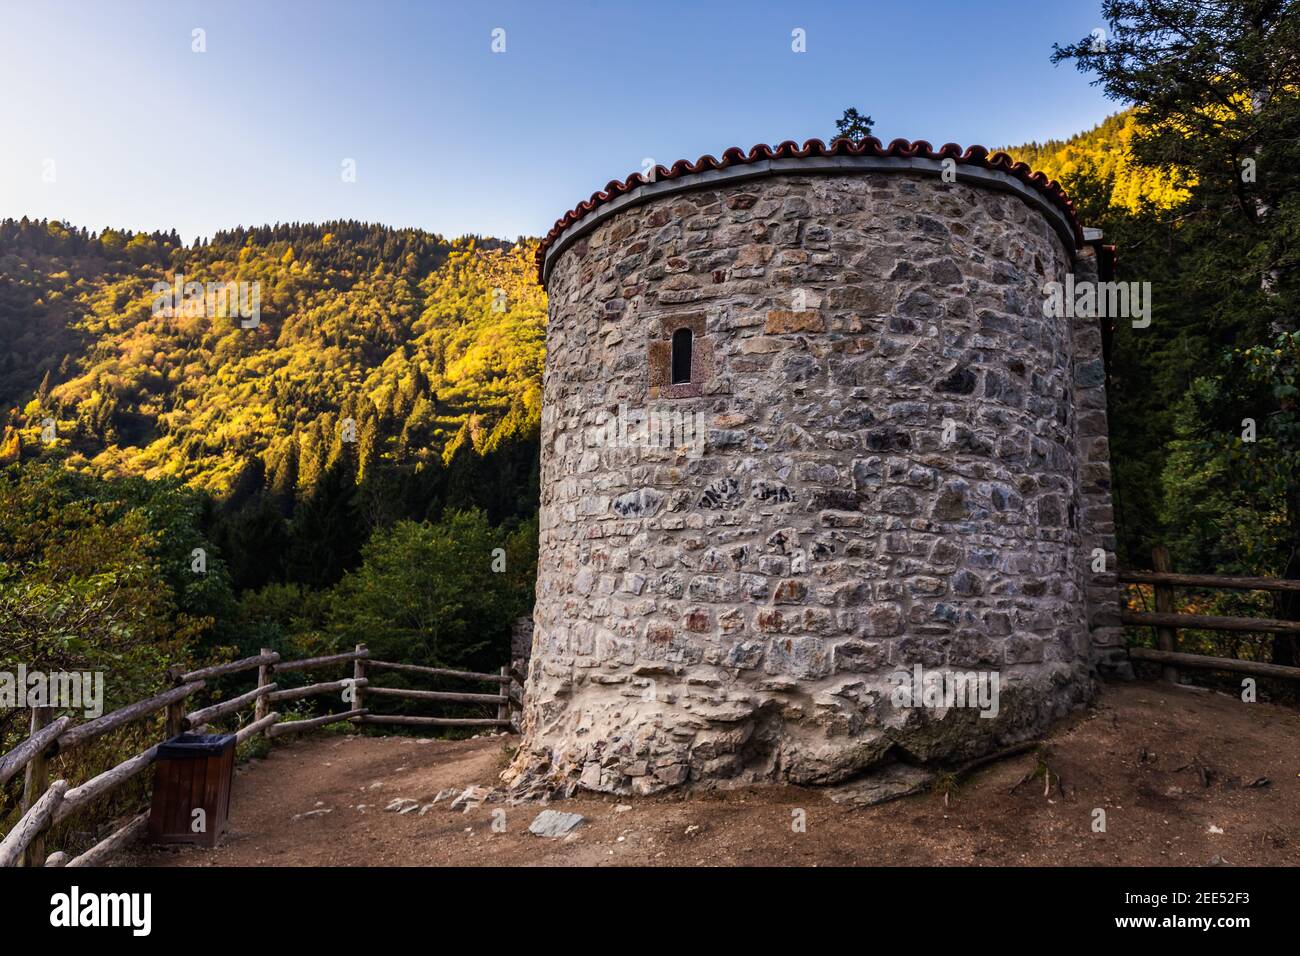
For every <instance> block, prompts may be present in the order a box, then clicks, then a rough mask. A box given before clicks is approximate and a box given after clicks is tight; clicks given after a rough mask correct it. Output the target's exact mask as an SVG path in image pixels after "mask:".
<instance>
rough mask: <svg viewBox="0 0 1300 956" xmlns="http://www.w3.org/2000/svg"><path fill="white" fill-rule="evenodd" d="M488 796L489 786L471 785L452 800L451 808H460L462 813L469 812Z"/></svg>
mask: <svg viewBox="0 0 1300 956" xmlns="http://www.w3.org/2000/svg"><path fill="white" fill-rule="evenodd" d="M487 798H488V789H487V787H479V786H469V787H466V788H465V789H464V791H463V792H462V793H461V795H460V796H459V797H457V798H456V799H455V800H453V801H451V807H450V809H452V810H456V809H458V808H460V809H461V812H462V813H469V812H470V811H471V810H473V809H474V808H475V807H477V806H478V805H479V804H481V803H482V802H483V801H484V800H486V799H487Z"/></svg>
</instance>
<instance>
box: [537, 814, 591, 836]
mask: <svg viewBox="0 0 1300 956" xmlns="http://www.w3.org/2000/svg"><path fill="white" fill-rule="evenodd" d="M586 820H587V818H586V817H584V816H582V814H580V813H565V812H564V811H562V810H543V811H542V812H541V813H539V814H537V816H536V817H535V818H534V819H533V822H532V823H530V824H529V825H528V832H529V833H531V834H533V835H534V836H540V837H562V836H565V835H566V834H568V833H570V832H571V831H572V830H573V829H574V828H575V827H577V826H578V825H579V824H581V823H585V822H586Z"/></svg>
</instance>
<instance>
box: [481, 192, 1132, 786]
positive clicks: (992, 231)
mask: <svg viewBox="0 0 1300 956" xmlns="http://www.w3.org/2000/svg"><path fill="white" fill-rule="evenodd" d="M1072 259H1073V256H1072V253H1071V251H1070V250H1067V249H1066V248H1065V246H1064V245H1063V243H1062V241H1061V239H1060V238H1059V236H1058V235H1057V234H1056V233H1055V232H1054V231H1053V230H1052V229H1051V227H1050V226H1049V225H1048V223H1047V221H1046V220H1045V218H1044V217H1043V216H1042V214H1040V213H1039V212H1038V211H1036V210H1035V209H1033V208H1032V207H1030V206H1029V205H1027V204H1026V203H1025V202H1023V201H1022V200H1020V199H1019V198H1017V197H1015V196H1013V195H1010V194H1007V193H1002V192H998V191H994V190H991V189H987V188H982V187H977V186H972V185H966V184H964V183H954V184H945V183H942V182H940V181H939V180H938V179H937V178H934V177H922V176H918V175H912V174H905V173H888V172H871V173H866V172H855V173H851V174H850V173H845V174H840V173H836V174H828V175H816V176H812V175H810V176H796V175H781V176H772V177H769V178H764V179H759V180H751V181H748V182H744V183H737V184H733V185H726V186H723V187H719V188H712V189H703V190H698V191H692V192H685V193H680V194H676V195H671V196H666V197H662V198H659V199H655V200H652V201H650V202H649V203H646V204H644V205H640V206H632V207H629V208H627V209H625V210H622V211H620V212H618V213H617V214H615V215H613V216H612V217H610V218H609V219H607V220H605V221H604V222H602V223H600V224H599V225H598V226H597V227H596V228H595V229H594V230H593V231H592V232H590V233H588V234H587V235H586V236H585V237H583V238H582V239H580V240H578V241H577V242H576V243H574V244H573V245H572V246H570V247H569V248H567V249H565V250H563V251H562V252H561V253H560V254H559V256H558V259H557V261H556V262H555V266H554V270H553V272H552V273H551V275H550V277H549V281H548V293H549V297H550V320H549V326H548V332H547V359H546V370H545V376H544V390H545V391H544V410H543V416H542V502H541V519H540V520H541V542H540V543H541V548H540V560H539V570H538V582H537V602H536V609H535V613H534V622H535V632H534V637H533V654H532V659H531V663H530V665H529V666H530V671H529V680H528V694H527V703H526V712H525V717H524V729H525V735H526V736H525V741H524V744H523V746H522V747H521V749H520V752H519V754H518V755H517V758H516V760H515V762H514V763H513V765H512V766H511V768H510V769H509V770H508V771H507V773H506V775H505V779H506V781H507V783H512V784H513V785H515V786H517V787H524V786H527V785H529V784H531V783H535V782H537V781H559V782H561V783H563V782H565V781H567V782H569V783H570V785H571V784H572V782H573V781H578V782H579V783H580V785H581V786H583V787H586V788H589V789H593V790H600V791H607V792H616V793H651V792H655V791H658V790H662V789H665V788H669V787H674V786H680V785H690V786H726V785H732V784H744V783H748V782H756V781H769V780H788V781H792V782H800V783H829V782H834V781H837V780H841V779H844V778H846V777H848V776H851V775H853V774H855V773H858V772H860V771H862V770H863V769H865V768H868V767H871V766H872V765H874V764H878V763H880V762H881V761H886V760H889V759H891V758H892V757H893V756H897V755H900V754H902V755H905V756H908V757H910V758H915V759H919V760H941V759H949V758H953V759H955V758H961V757H967V756H972V755H975V754H978V753H981V752H985V751H987V750H989V749H991V748H993V747H996V746H1000V745H1002V744H1005V743H1008V742H1012V741H1018V740H1023V739H1026V738H1028V737H1030V736H1031V735H1033V734H1035V733H1038V732H1040V731H1041V730H1042V729H1043V727H1044V726H1045V725H1046V724H1047V723H1049V722H1050V721H1051V720H1053V719H1054V718H1057V717H1059V716H1061V715H1063V714H1065V713H1067V712H1068V711H1069V710H1070V709H1071V708H1072V707H1075V706H1078V705H1079V704H1080V703H1082V702H1084V701H1086V700H1087V699H1088V698H1089V697H1090V695H1091V693H1092V688H1093V684H1092V674H1093V672H1094V667H1093V660H1094V654H1093V651H1092V648H1091V644H1090V636H1089V620H1088V619H1089V616H1090V615H1089V608H1088V591H1089V588H1092V589H1093V590H1094V602H1095V604H1096V605H1097V606H1098V607H1103V610H1102V611H1101V612H1098V613H1099V614H1100V616H1099V617H1098V620H1099V621H1100V622H1101V623H1102V624H1105V623H1107V620H1106V619H1105V613H1106V611H1105V609H1104V604H1105V601H1106V600H1107V595H1108V594H1113V590H1114V587H1113V579H1112V580H1110V582H1109V589H1110V590H1109V591H1108V590H1107V581H1106V579H1105V576H1101V577H1099V578H1098V579H1097V580H1095V581H1094V580H1093V577H1094V576H1093V575H1092V574H1091V572H1090V568H1089V564H1088V558H1089V553H1088V550H1087V549H1090V548H1091V547H1092V546H1093V543H1094V542H1096V541H1103V540H1111V544H1110V547H1111V551H1112V554H1113V528H1112V527H1111V526H1110V514H1109V472H1108V465H1107V466H1106V473H1105V475H1104V476H1103V475H1102V474H1101V472H1100V470H1099V469H1100V468H1101V467H1102V466H1103V465H1105V460H1106V447H1105V444H1104V443H1105V401H1104V392H1102V390H1101V378H1099V374H1100V373H1099V370H1098V367H1097V365H1096V364H1093V363H1094V360H1098V361H1099V359H1100V336H1099V335H1097V336H1096V339H1095V341H1094V339H1093V337H1092V334H1091V333H1090V332H1086V331H1080V330H1077V329H1075V328H1073V327H1072V324H1073V323H1072V320H1069V319H1051V318H1045V317H1044V316H1043V310H1042V302H1043V294H1042V288H1043V285H1044V283H1046V282H1048V281H1051V280H1063V279H1064V274H1065V273H1066V271H1068V270H1069V269H1070V268H1072ZM680 327H690V328H692V329H694V330H695V331H696V342H697V353H696V367H695V370H694V373H693V375H692V385H693V386H694V387H692V388H689V389H684V388H683V387H682V386H674V385H671V384H670V383H669V382H668V380H667V377H666V375H667V372H666V367H667V366H666V362H667V342H668V340H669V339H670V338H671V335H672V332H673V330H674V329H676V328H680ZM1102 377H1104V376H1102ZM1081 400H1082V403H1081ZM1081 404H1082V407H1081ZM646 412H649V413H650V414H652V415H654V416H655V420H656V422H657V423H659V424H661V425H662V424H664V423H666V422H670V423H672V429H668V428H666V427H665V428H664V429H663V432H664V433H667V432H668V431H671V432H672V440H671V441H665V440H662V435H661V438H660V440H651V441H645V440H641V441H638V438H637V436H638V428H637V424H636V416H637V415H638V414H640V413H646ZM1098 412H1099V414H1100V426H1099V427H1098V425H1097V419H1096V415H1097V413H1098ZM1081 416H1092V418H1091V419H1089V421H1090V422H1091V423H1090V424H1089V425H1088V427H1087V431H1088V434H1087V435H1081V434H1080V431H1079V428H1080V420H1081ZM629 419H631V425H630V427H629V424H628V422H629ZM696 422H698V423H699V424H700V430H701V431H702V432H703V437H702V440H700V441H697V440H695V438H696V436H695V435H693V434H692V433H691V428H692V426H693V425H694V423H696ZM641 437H642V439H644V435H642V436H641ZM1081 450H1082V454H1081V453H1080V452H1081ZM1081 486H1086V488H1083V487H1081ZM1085 519H1086V520H1087V522H1088V524H1087V526H1086V527H1083V526H1082V524H1081V523H1082V522H1083V521H1084V520H1085ZM1111 561H1112V562H1113V557H1112V558H1111ZM1112 567H1113V565H1112ZM1112 610H1113V609H1112ZM918 663H919V664H921V665H922V666H923V667H926V668H932V669H939V670H942V669H953V670H993V671H997V672H998V673H999V674H1000V676H1001V682H1002V687H1001V705H1000V711H999V713H998V716H997V717H996V718H993V719H988V718H981V717H979V716H978V712H977V711H975V710H973V709H970V708H950V709H947V710H941V709H940V710H933V709H919V708H911V707H908V708H904V707H898V706H895V705H894V703H893V702H892V701H891V696H890V694H891V689H892V688H893V686H894V684H892V683H891V682H890V675H891V674H894V673H896V672H898V671H900V670H903V669H910V668H912V667H913V665H915V664H918Z"/></svg>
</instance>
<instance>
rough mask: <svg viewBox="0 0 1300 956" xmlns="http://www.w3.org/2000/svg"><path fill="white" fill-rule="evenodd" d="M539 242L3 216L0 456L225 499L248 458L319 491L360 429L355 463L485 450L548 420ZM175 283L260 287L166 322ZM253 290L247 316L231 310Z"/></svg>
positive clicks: (270, 473) (339, 227)
mask: <svg viewBox="0 0 1300 956" xmlns="http://www.w3.org/2000/svg"><path fill="white" fill-rule="evenodd" d="M534 249H535V244H534V243H532V242H521V243H507V242H500V241H497V240H490V239H489V240H479V239H476V238H464V239H456V240H450V241H448V240H445V239H443V238H442V237H440V236H436V235H433V234H430V233H425V232H422V231H420V230H413V229H403V230H395V229H389V228H387V227H382V226H377V225H369V224H363V223H356V222H334V223H325V224H322V225H296V224H295V225H277V226H274V227H262V228H258V229H239V230H234V231H231V232H225V233H220V234H218V235H217V236H215V237H213V239H212V240H210V241H207V242H203V243H201V244H197V245H196V246H194V247H191V248H184V247H182V246H181V244H180V242H179V240H178V239H177V238H176V237H175V235H174V234H172V235H166V234H135V235H132V234H129V233H117V232H114V231H111V230H110V231H106V232H105V233H104V234H103V235H100V236H98V237H96V236H93V235H87V234H86V233H85V232H84V230H83V231H74V230H70V229H69V228H67V227H66V226H64V225H63V224H60V223H46V222H29V221H27V220H23V221H22V222H14V221H12V220H8V221H6V222H4V223H2V224H0V307H2V308H0V335H2V336H3V342H4V344H5V347H4V348H3V349H0V402H3V403H4V405H3V406H0V407H4V408H5V409H7V428H6V435H5V438H4V440H3V441H0V454H7V455H8V456H9V457H10V458H12V457H15V455H16V454H20V455H21V457H22V458H24V459H29V458H33V457H39V456H42V455H51V454H58V455H64V456H66V458H67V461H68V463H69V464H70V465H72V466H73V467H76V468H79V469H83V470H87V471H92V472H96V473H100V474H105V475H144V476H146V477H163V476H177V477H180V478H182V479H183V480H185V481H186V482H188V483H190V484H193V485H195V486H198V487H202V488H204V489H206V490H209V491H212V492H214V493H217V494H219V495H220V494H224V493H226V492H228V491H230V490H231V488H232V486H233V485H234V484H235V482H236V480H237V478H238V476H239V475H240V474H241V473H242V472H243V471H244V469H246V468H247V466H248V462H249V461H250V460H253V459H255V460H257V462H259V467H262V468H264V469H265V472H266V475H267V477H268V479H269V480H270V481H272V482H278V483H279V484H280V485H281V486H282V487H283V486H284V485H285V484H286V483H287V485H288V486H289V487H290V488H293V487H295V486H296V487H298V488H306V487H310V486H311V485H312V484H313V483H314V482H315V481H316V480H317V479H318V477H319V475H320V474H321V472H322V471H323V470H324V469H325V468H327V467H328V466H329V465H330V464H332V463H333V462H334V461H336V460H337V459H338V458H339V457H340V455H341V454H342V452H343V450H344V446H345V445H347V444H349V443H355V446H356V453H357V460H358V468H359V470H360V471H361V472H362V473H364V470H365V469H366V467H367V466H368V465H369V464H370V463H371V462H373V461H375V460H376V459H379V458H383V459H385V460H388V461H391V462H395V463H399V464H405V465H413V466H416V467H419V466H420V465H422V464H423V463H428V462H432V461H435V460H437V459H440V458H445V459H449V458H450V457H451V455H452V454H453V453H454V452H455V450H456V448H458V447H460V446H461V445H465V444H470V445H472V446H473V447H474V449H475V450H477V451H480V452H483V451H488V450H491V449H492V448H493V447H495V446H496V445H497V444H499V443H500V442H501V441H502V440H503V438H505V437H508V436H510V435H516V434H523V433H527V432H530V431H535V429H536V423H537V421H538V417H539V415H540V404H541V403H540V380H541V364H542V349H543V342H544V327H545V295H544V293H543V292H542V290H541V289H540V288H539V287H538V286H537V285H536V283H535V281H534V280H533V277H532V276H533V273H532V265H531V263H532V256H533V252H534ZM177 282H183V283H188V282H198V283H204V284H206V283H246V284H247V285H245V286H244V287H243V291H244V293H245V295H244V298H243V299H242V300H241V299H240V298H239V297H238V296H237V295H236V294H235V290H234V289H232V290H231V296H230V301H229V302H228V303H223V302H222V301H221V300H220V299H218V298H216V297H211V298H209V299H208V300H207V301H206V302H203V303H201V305H200V309H199V312H198V314H187V313H186V310H185V309H184V308H177V309H173V310H172V314H170V315H169V314H167V311H166V310H165V309H159V308H157V307H156V306H158V304H159V292H158V290H157V289H155V283H162V284H163V285H162V286H160V287H159V288H168V287H171V286H172V284H173V283H177ZM254 290H255V291H256V293H257V296H258V299H259V300H260V315H259V316H257V322H256V324H255V325H254V324H253V322H252V320H251V318H250V317H248V316H247V313H249V312H250V311H251V310H249V309H247V308H246V309H243V310H242V312H243V313H245V314H241V310H240V309H239V308H238V304H239V303H240V302H241V301H242V303H243V304H244V305H251V304H252V302H253V301H254V300H253V296H252V293H253V292H254ZM185 291H188V290H185ZM192 298H193V297H191V296H189V295H183V296H182V300H185V299H192ZM163 304H164V305H165V304H166V303H165V302H164V303H163ZM177 304H178V305H181V304H183V302H182V303H177ZM249 326H251V327H249ZM51 419H52V420H53V421H54V422H55V425H54V434H53V440H52V441H51V440H49V439H50V438H51V434H50V429H49V427H48V423H49V421H50V420H51ZM43 423H45V427H44V434H43ZM19 445H20V446H21V447H20V448H19V447H17V446H19Z"/></svg>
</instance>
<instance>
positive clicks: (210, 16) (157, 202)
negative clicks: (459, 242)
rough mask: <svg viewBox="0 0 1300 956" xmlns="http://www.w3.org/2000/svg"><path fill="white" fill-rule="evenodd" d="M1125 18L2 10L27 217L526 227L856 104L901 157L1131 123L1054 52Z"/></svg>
mask: <svg viewBox="0 0 1300 956" xmlns="http://www.w3.org/2000/svg"><path fill="white" fill-rule="evenodd" d="M1099 6H1100V0H1040V2H1037V3H1026V2H1024V0H888V2H886V0H856V2H817V0H802V2H791V0H743V2H739V0H738V2H713V3H710V2H704V0H696V2H674V0H644V2H637V3H616V2H576V0H531V2H520V3H500V2H490V0H464V2H458V3H451V2H444V0H429V2H425V3H407V2H396V0H371V2H305V0H223V2H216V0H207V2H195V0H180V2H176V0H166V2H163V0H156V2H155V0H148V2H146V0H115V2H108V0H103V2H93V0H79V2H45V3H38V2H33V0H0V217H4V216H15V217H20V216H23V215H27V216H31V217H35V218H41V217H49V218H58V219H65V220H68V221H69V222H71V223H72V224H73V225H75V226H86V227H87V228H89V229H94V230H98V229H102V228H103V227H105V226H110V225H111V226H116V227H120V228H129V229H137V230H139V229H171V228H173V227H174V228H175V229H177V230H178V231H179V232H180V234H181V236H182V237H183V238H184V239H185V240H186V241H189V240H192V239H193V238H195V237H196V236H207V235H211V234H212V233H213V232H214V231H216V230H218V229H221V228H226V227H230V226H235V225H241V224H242V225H257V224H262V223H269V222H277V221H281V222H283V221H293V220H299V221H322V220H326V219H334V218H355V219H363V220H370V221H378V222H383V223H387V224H389V225H394V226H419V227H423V228H425V229H429V230H431V231H435V232H440V233H443V234H444V235H448V236H454V235H461V234H465V233H480V234H484V235H496V236H502V237H505V238H514V237H516V236H518V235H540V234H542V233H544V232H546V231H547V230H548V229H549V228H550V226H551V224H552V223H553V222H554V221H555V219H556V218H557V217H558V216H560V215H561V214H563V213H564V212H565V211H566V210H567V209H569V208H570V207H571V206H573V205H574V204H575V203H576V202H578V201H579V200H581V199H584V198H586V197H587V196H589V195H590V194H591V193H592V192H593V191H595V190H597V189H600V188H602V187H603V186H604V185H605V183H606V182H608V181H609V180H610V179H613V178H623V177H624V176H626V175H627V174H628V173H630V172H633V171H636V170H638V169H640V167H641V165H642V162H643V160H644V159H646V158H650V159H653V160H654V161H655V162H659V163H663V164H664V165H669V164H671V163H672V162H673V161H674V160H676V159H680V158H683V157H686V158H689V159H695V158H696V157H698V156H699V155H700V154H701V153H712V154H714V155H715V156H716V155H719V154H720V153H721V152H722V150H723V149H725V148H727V147H728V146H741V147H744V148H748V147H750V146H752V145H753V144H755V143H758V142H771V143H776V142H779V141H781V140H783V139H796V140H803V139H805V138H808V137H810V136H818V137H821V138H823V139H829V138H830V135H831V134H832V133H833V132H834V128H835V127H834V121H835V119H836V118H838V117H839V116H840V115H841V113H842V112H843V111H844V109H845V108H846V107H848V106H856V107H858V108H859V109H860V110H862V111H863V112H865V113H869V114H871V115H872V116H873V117H874V119H875V121H876V128H875V132H876V135H877V136H879V137H880V138H881V139H882V140H884V141H886V142H887V141H888V140H890V139H892V138H894V137H898V136H903V137H907V138H909V139H928V140H930V141H931V142H932V143H934V144H935V145H936V146H937V145H940V144H942V143H945V142H949V141H952V142H956V143H959V144H961V145H963V146H966V145H969V144H971V143H975V142H978V143H983V144H984V145H986V146H996V145H1005V144H1010V143H1019V142H1024V141H1028V140H1033V139H1038V140H1043V139H1047V138H1050V137H1064V136H1068V135H1070V134H1072V133H1075V132H1078V131H1081V130H1083V129H1087V128H1089V127H1091V126H1094V125H1096V124H1097V123H1098V122H1100V121H1101V120H1102V119H1103V118H1104V117H1105V116H1106V115H1108V114H1109V113H1112V112H1115V111H1116V110H1117V109H1118V108H1119V104H1116V103H1113V102H1110V101H1108V100H1106V99H1104V97H1103V96H1102V94H1101V93H1100V91H1099V90H1098V89H1097V88H1095V87H1092V86H1089V84H1088V78H1087V77H1085V76H1083V75H1082V74H1080V73H1078V72H1077V71H1076V70H1074V68H1073V67H1072V66H1069V65H1062V66H1060V67H1054V66H1052V65H1051V63H1050V62H1049V61H1048V57H1049V55H1050V53H1051V45H1052V43H1053V41H1058V42H1061V43H1065V42H1068V41H1073V40H1077V39H1079V38H1081V37H1084V36H1087V35H1088V34H1089V33H1090V32H1091V31H1092V30H1093V29H1094V28H1095V27H1098V26H1100V25H1101V20H1100V17H1099V14H1098V9H1099ZM196 28H200V29H202V30H203V31H205V35H204V39H205V41H206V48H207V49H206V52H203V53H196V52H193V49H192V47H193V45H194V42H195V41H194V39H193V31H194V30H195V29H196ZM496 28H501V29H503V30H504V31H505V52H504V53H494V52H493V51H492V31H493V30H494V29H496ZM796 28H799V29H802V30H804V31H806V38H807V52H805V53H795V52H793V51H792V49H791V43H792V41H791V31H792V30H794V29H796ZM345 159H352V160H355V164H356V167H355V168H356V181H355V182H351V183H348V182H344V181H343V175H342V172H343V163H344V160H345ZM50 160H52V161H53V164H52V165H51V164H50V163H49V162H48V161H50ZM51 171H52V173H53V180H54V181H53V182H48V181H46V179H47V178H49V174H50V172H51Z"/></svg>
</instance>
